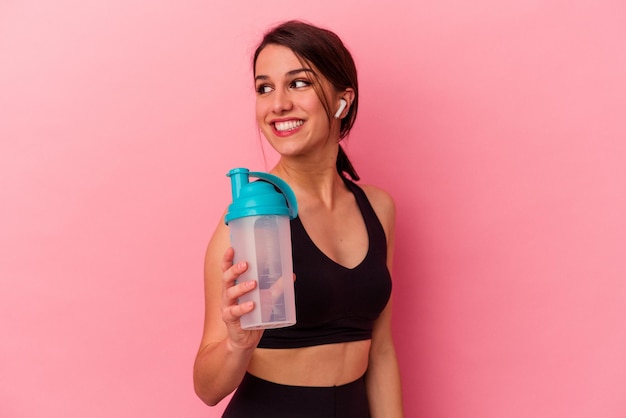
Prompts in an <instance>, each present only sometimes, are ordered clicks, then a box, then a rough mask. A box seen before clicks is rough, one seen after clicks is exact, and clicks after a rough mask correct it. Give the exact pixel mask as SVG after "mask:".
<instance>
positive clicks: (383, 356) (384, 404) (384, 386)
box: [364, 186, 403, 418]
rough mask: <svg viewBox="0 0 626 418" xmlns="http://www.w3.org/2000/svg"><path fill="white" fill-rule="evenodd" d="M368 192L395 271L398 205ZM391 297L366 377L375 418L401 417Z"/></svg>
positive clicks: (372, 190) (376, 334)
mask: <svg viewBox="0 0 626 418" xmlns="http://www.w3.org/2000/svg"><path fill="white" fill-rule="evenodd" d="M364 190H365V192H366V194H367V197H368V199H369V200H370V202H371V203H372V206H373V208H374V211H375V212H376V215H377V216H378V218H379V219H380V221H381V223H382V225H383V228H384V230H385V235H386V237H387V268H388V269H389V271H390V272H391V271H392V266H393V251H394V231H395V216H396V213H395V204H394V202H393V199H392V198H391V196H389V195H388V194H387V193H386V192H384V191H382V190H380V189H378V188H375V187H372V186H366V187H364ZM391 300H392V299H391V298H390V299H389V302H388V303H387V306H386V307H385V309H384V310H383V312H382V313H381V314H380V316H379V317H378V319H377V320H376V322H375V323H374V329H373V331H372V345H371V348H370V355H369V365H368V369H367V374H366V385H367V393H368V398H369V402H370V409H371V414H372V418H401V417H402V416H403V409H402V387H401V381H400V371H399V368H398V361H397V358H396V351H395V347H394V343H393V336H392V333H391V310H392V302H391Z"/></svg>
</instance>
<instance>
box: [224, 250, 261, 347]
mask: <svg viewBox="0 0 626 418" xmlns="http://www.w3.org/2000/svg"><path fill="white" fill-rule="evenodd" d="M234 256H235V251H234V250H233V249H232V248H228V249H227V250H226V252H225V253H224V257H223V259H222V263H221V269H222V306H221V309H222V320H223V321H224V323H225V324H226V327H227V328H228V336H229V339H228V343H229V344H230V345H231V348H232V349H234V350H250V349H253V348H256V346H257V345H258V344H259V341H260V340H261V336H263V330H244V329H242V328H241V317H242V316H243V315H245V314H247V313H248V312H251V311H252V310H253V309H254V302H245V303H243V304H241V305H240V304H238V303H237V300H238V299H239V298H240V297H242V296H243V295H245V294H246V293H249V292H251V291H252V290H254V289H255V288H256V287H257V285H258V283H257V281H255V280H249V281H245V282H242V283H239V284H236V280H237V278H238V277H239V276H240V275H242V274H243V273H245V272H246V270H247V269H248V264H247V263H246V262H239V263H237V264H233V258H234Z"/></svg>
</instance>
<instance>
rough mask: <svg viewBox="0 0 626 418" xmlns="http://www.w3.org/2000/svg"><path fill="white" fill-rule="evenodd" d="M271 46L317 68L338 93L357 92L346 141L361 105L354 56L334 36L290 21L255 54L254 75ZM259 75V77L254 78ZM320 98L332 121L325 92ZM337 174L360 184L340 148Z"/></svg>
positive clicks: (342, 133) (345, 122)
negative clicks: (258, 63)
mask: <svg viewBox="0 0 626 418" xmlns="http://www.w3.org/2000/svg"><path fill="white" fill-rule="evenodd" d="M268 45H280V46H284V47H287V48H289V49H291V50H292V51H293V53H294V54H295V55H296V57H298V59H299V60H300V61H302V62H303V64H307V65H308V66H312V67H315V68H316V69H317V70H318V71H319V72H320V73H321V74H322V75H323V76H324V77H325V78H326V79H327V80H328V81H329V82H330V84H332V86H333V87H334V88H335V89H336V90H337V91H342V90H345V89H347V88H351V89H352V90H354V99H353V101H352V103H351V104H350V107H349V109H348V114H347V115H346V117H344V118H343V119H341V125H340V128H339V138H340V139H343V138H345V137H346V136H347V135H348V133H350V130H351V129H352V126H353V125H354V121H355V120H356V115H357V111H358V107H359V106H358V105H359V85H358V80H357V72H356V65H355V64H354V59H353V58H352V55H351V54H350V52H349V51H348V49H347V48H346V47H345V45H344V44H343V42H342V41H341V39H340V38H339V37H338V36H337V35H336V34H335V33H333V32H331V31H329V30H327V29H322V28H319V27H317V26H313V25H311V24H309V23H305V22H302V21H298V20H290V21H287V22H284V23H281V24H280V25H278V26H276V27H274V28H272V29H270V31H269V32H267V33H265V35H264V36H263V40H262V41H261V43H260V44H259V46H258V47H257V49H256V51H255V52H254V58H253V61H252V68H253V72H254V71H255V68H256V61H257V58H258V57H259V54H260V53H261V51H262V50H263V48H265V47H266V46H268ZM255 75H256V74H255ZM315 91H316V92H317V95H318V96H319V98H320V101H321V102H322V105H323V106H324V109H325V110H326V115H327V116H328V120H329V121H330V120H331V118H332V113H333V112H331V110H330V106H329V104H328V100H327V98H326V97H325V94H324V92H323V91H322V90H321V89H319V88H316V90H315ZM337 171H338V172H339V174H341V175H343V173H344V172H345V173H347V174H348V175H349V176H350V177H351V178H352V179H353V180H359V175H358V174H357V173H356V170H355V169H354V167H352V163H351V162H350V160H349V159H348V156H347V155H346V153H345V152H344V150H343V148H342V147H341V145H339V153H338V154H337Z"/></svg>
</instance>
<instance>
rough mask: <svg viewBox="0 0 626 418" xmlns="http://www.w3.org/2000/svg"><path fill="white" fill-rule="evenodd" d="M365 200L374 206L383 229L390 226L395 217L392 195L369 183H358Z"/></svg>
mask: <svg viewBox="0 0 626 418" xmlns="http://www.w3.org/2000/svg"><path fill="white" fill-rule="evenodd" d="M359 187H361V189H363V191H364V192H365V195H366V196H367V200H369V202H370V204H371V205H372V207H373V208H374V212H376V215H377V216H378V218H379V219H380V221H381V223H382V224H383V226H384V227H385V229H388V228H392V227H393V225H394V221H395V217H396V204H395V202H394V200H393V197H392V196H391V194H390V193H389V192H387V191H386V190H384V189H382V188H380V187H378V186H374V185H371V184H359Z"/></svg>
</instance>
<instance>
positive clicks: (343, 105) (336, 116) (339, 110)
mask: <svg viewBox="0 0 626 418" xmlns="http://www.w3.org/2000/svg"><path fill="white" fill-rule="evenodd" d="M346 106H348V102H346V101H345V100H344V99H341V100H339V109H337V113H335V119H339V116H341V112H343V110H344V109H345V108H346Z"/></svg>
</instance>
